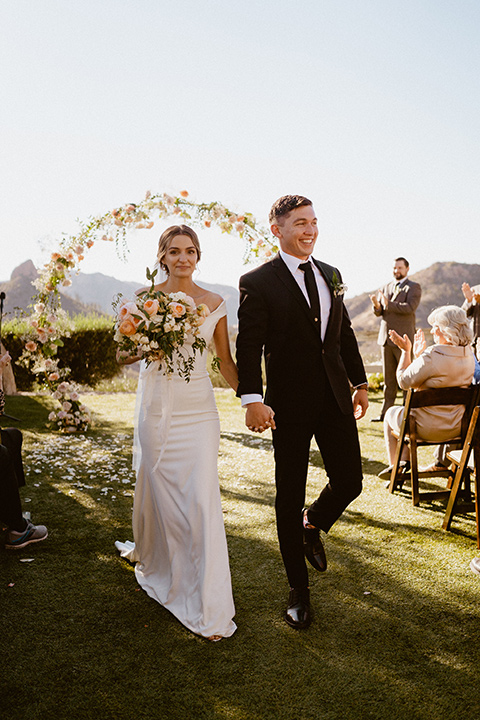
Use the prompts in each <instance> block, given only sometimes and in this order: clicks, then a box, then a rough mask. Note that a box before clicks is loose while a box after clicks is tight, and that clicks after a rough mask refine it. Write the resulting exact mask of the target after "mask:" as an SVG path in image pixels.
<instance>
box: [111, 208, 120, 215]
mask: <svg viewBox="0 0 480 720" xmlns="http://www.w3.org/2000/svg"><path fill="white" fill-rule="evenodd" d="M119 212H120V210H116V209H115V210H112V215H113V217H117V215H118V213H119Z"/></svg>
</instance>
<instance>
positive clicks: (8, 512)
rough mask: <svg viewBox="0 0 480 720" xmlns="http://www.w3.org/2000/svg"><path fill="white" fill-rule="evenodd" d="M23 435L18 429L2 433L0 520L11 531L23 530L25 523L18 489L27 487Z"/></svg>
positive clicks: (0, 445) (0, 447) (0, 450)
mask: <svg viewBox="0 0 480 720" xmlns="http://www.w3.org/2000/svg"><path fill="white" fill-rule="evenodd" d="M22 440H23V438H22V433H21V432H20V430H17V428H6V429H2V431H1V444H0V520H2V522H4V523H5V524H6V525H8V527H9V528H10V529H11V530H19V531H20V530H22V529H23V527H24V525H25V523H24V520H23V517H22V506H21V502H20V495H19V492H18V488H19V487H20V486H22V485H25V476H24V473H23V465H22Z"/></svg>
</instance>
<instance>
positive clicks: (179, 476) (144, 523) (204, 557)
mask: <svg viewBox="0 0 480 720" xmlns="http://www.w3.org/2000/svg"><path fill="white" fill-rule="evenodd" d="M225 315H226V306H225V302H224V301H223V302H222V303H221V304H220V305H219V306H218V308H216V310H214V311H213V312H212V313H211V314H210V315H209V316H208V317H207V318H206V320H205V322H204V324H203V325H202V326H201V335H202V337H204V338H205V340H206V342H207V344H208V343H209V342H210V341H211V339H212V337H213V333H214V330H215V327H216V325H217V323H218V321H219V320H220V318H222V317H224V316H225ZM185 348H186V346H185V347H184V350H185ZM206 363H207V352H206V350H205V351H204V352H203V353H202V354H200V353H197V355H196V357H195V367H194V370H193V372H192V374H191V379H190V382H186V381H185V380H183V379H182V378H181V377H179V376H178V375H177V374H173V375H170V376H167V375H164V373H163V372H162V371H161V368H160V371H159V369H158V363H152V364H151V365H150V366H149V367H148V368H147V367H146V366H145V363H143V362H142V367H141V370H140V379H139V385H138V390H137V410H136V422H135V440H134V468H135V469H136V471H137V482H136V487H135V499H134V504H133V537H134V543H132V542H126V543H120V542H116V543H115V545H116V547H117V549H118V550H120V554H121V555H122V557H125V558H127V559H128V560H130V561H132V562H136V566H135V575H136V577H137V581H138V583H139V584H140V585H141V587H142V588H143V589H144V590H145V591H146V592H147V593H148V595H149V596H150V597H152V598H153V599H154V600H157V602H159V603H160V604H161V605H163V607H165V608H167V610H169V611H170V612H171V613H172V614H173V615H175V617H176V618H177V619H178V620H180V622H181V623H183V625H185V627H187V628H188V629H189V630H191V631H193V632H194V633H197V634H198V635H202V636H204V637H210V636H211V635H221V636H223V637H229V636H230V635H232V634H233V633H234V632H235V630H236V625H235V623H234V622H233V619H232V618H233V616H234V615H235V607H234V604H233V596H232V585H231V579H230V568H229V563H228V552H227V541H226V537H225V528H224V523H223V512H222V506H221V501H220V488H219V481H218V471H217V457H218V447H219V441H220V422H219V418H218V412H217V407H216V405H215V398H214V394H213V389H212V385H211V382H210V379H209V376H208V372H207V367H206Z"/></svg>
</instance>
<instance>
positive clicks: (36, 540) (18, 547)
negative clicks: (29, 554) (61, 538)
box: [5, 532, 48, 550]
mask: <svg viewBox="0 0 480 720" xmlns="http://www.w3.org/2000/svg"><path fill="white" fill-rule="evenodd" d="M47 537H48V532H47V534H46V535H44V536H43V537H41V538H33V539H32V540H26V541H25V542H23V543H22V544H21V545H9V544H8V543H5V550H21V549H22V548H24V547H27V545H32V543H37V542H42V540H46V539H47Z"/></svg>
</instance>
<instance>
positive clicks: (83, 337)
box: [3, 315, 120, 390]
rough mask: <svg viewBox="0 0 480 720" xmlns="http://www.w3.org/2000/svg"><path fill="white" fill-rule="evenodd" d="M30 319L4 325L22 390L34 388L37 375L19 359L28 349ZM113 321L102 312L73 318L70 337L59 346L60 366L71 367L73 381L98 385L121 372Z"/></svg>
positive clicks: (69, 377)
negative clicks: (26, 342)
mask: <svg viewBox="0 0 480 720" xmlns="http://www.w3.org/2000/svg"><path fill="white" fill-rule="evenodd" d="M28 328H29V325H28V323H27V322H25V321H24V320H23V321H15V320H12V321H10V322H9V323H7V324H6V325H5V326H4V330H5V331H4V332H3V343H4V345H5V347H6V348H7V350H8V351H9V352H10V355H11V356H12V359H13V368H14V374H15V381H16V383H17V388H18V389H19V390H31V389H32V388H33V386H34V383H35V375H33V373H31V372H30V371H29V370H27V369H26V368H25V367H23V366H22V365H19V364H18V362H16V361H17V360H18V359H19V358H20V356H21V354H22V352H23V348H24V338H23V336H24V335H25V334H26V332H28ZM113 335H114V328H113V320H112V318H109V317H107V316H100V315H77V316H76V317H74V318H72V319H71V321H70V330H69V336H64V337H63V347H59V348H58V353H57V357H58V359H59V367H60V368H62V367H69V368H70V371H71V372H70V374H69V375H68V379H69V380H73V381H74V382H77V383H80V384H81V385H90V386H92V387H94V386H95V385H96V384H97V383H98V382H100V381H101V380H108V379H111V378H113V377H115V375H117V374H118V372H119V370H120V368H119V366H118V364H117V362H116V359H115V356H116V343H115V342H114V340H113Z"/></svg>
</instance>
